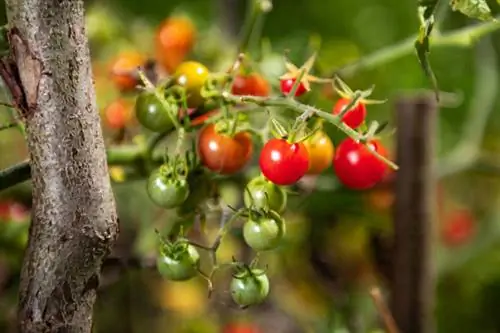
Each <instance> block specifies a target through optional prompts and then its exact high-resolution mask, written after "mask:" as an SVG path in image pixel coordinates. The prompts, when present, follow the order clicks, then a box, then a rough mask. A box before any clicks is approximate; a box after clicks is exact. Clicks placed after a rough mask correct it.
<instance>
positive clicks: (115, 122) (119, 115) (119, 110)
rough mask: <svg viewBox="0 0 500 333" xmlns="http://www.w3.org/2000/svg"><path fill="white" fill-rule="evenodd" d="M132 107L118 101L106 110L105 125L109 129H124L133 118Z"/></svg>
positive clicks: (122, 101) (121, 100)
mask: <svg viewBox="0 0 500 333" xmlns="http://www.w3.org/2000/svg"><path fill="white" fill-rule="evenodd" d="M131 107H132V106H131V105H130V104H129V103H127V102H126V101H125V100H123V99H117V100H116V101H114V102H112V103H111V104H109V105H108V106H107V107H106V108H105V109H104V119H105V123H106V125H107V126H108V127H109V128H112V129H122V128H125V127H126V126H127V124H128V123H129V122H130V119H131V118H132V111H131Z"/></svg>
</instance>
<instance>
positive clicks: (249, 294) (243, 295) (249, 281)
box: [230, 266, 269, 307]
mask: <svg viewBox="0 0 500 333" xmlns="http://www.w3.org/2000/svg"><path fill="white" fill-rule="evenodd" d="M230 289H231V296H232V298H233V300H234V302H235V303H236V304H238V305H240V306H242V307H247V306H250V305H255V304H259V303H262V302H263V301H264V300H265V299H266V298H267V296H268V295H269V278H268V277H267V275H266V273H265V272H264V271H263V270H260V269H251V268H249V267H248V266H245V267H242V268H239V269H237V271H236V272H235V273H234V274H233V279H232V280H231V287H230Z"/></svg>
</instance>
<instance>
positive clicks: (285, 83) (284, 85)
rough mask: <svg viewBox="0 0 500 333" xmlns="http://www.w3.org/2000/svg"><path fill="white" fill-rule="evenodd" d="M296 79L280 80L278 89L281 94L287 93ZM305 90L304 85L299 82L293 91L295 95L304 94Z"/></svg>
mask: <svg viewBox="0 0 500 333" xmlns="http://www.w3.org/2000/svg"><path fill="white" fill-rule="evenodd" d="M295 82H296V79H285V80H281V81H280V89H281V92H282V93H283V95H288V94H289V93H290V92H291V91H292V88H293V85H294V84H295ZM306 92H307V89H306V86H305V85H304V84H303V83H302V82H300V83H299V86H298V87H297V90H296V91H295V97H299V96H302V95H304V94H305V93H306Z"/></svg>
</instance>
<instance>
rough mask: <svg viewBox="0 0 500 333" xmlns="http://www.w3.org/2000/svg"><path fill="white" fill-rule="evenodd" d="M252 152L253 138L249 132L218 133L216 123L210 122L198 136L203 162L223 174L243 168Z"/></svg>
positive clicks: (199, 152)
mask: <svg viewBox="0 0 500 333" xmlns="http://www.w3.org/2000/svg"><path fill="white" fill-rule="evenodd" d="M252 152H253V146H252V138H251V136H250V134H248V133H247V132H238V133H236V134H235V135H234V136H233V137H230V136H228V135H226V134H223V133H218V132H217V130H216V126H215V125H214V124H208V125H207V126H206V127H205V128H203V129H202V130H201V131H200V134H199V136H198V154H199V156H200V159H201V162H202V164H203V165H204V166H205V167H207V168H208V169H210V170H212V171H214V172H217V173H220V174H222V175H230V174H234V173H236V172H238V171H240V170H241V169H243V167H245V165H246V164H247V163H248V161H249V160H250V158H251V157H252Z"/></svg>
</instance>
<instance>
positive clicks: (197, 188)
mask: <svg viewBox="0 0 500 333" xmlns="http://www.w3.org/2000/svg"><path fill="white" fill-rule="evenodd" d="M187 182H188V186H189V189H190V190H189V195H188V197H187V198H186V200H185V201H184V202H183V203H182V204H181V205H180V206H179V208H177V213H178V214H179V215H181V216H183V215H185V214H191V213H193V211H195V210H196V209H197V208H198V207H199V206H200V204H202V203H203V202H204V201H205V200H206V199H208V197H209V195H210V189H211V187H212V182H211V180H210V177H209V176H208V175H207V174H206V173H205V172H204V171H203V170H200V169H193V170H190V171H189V174H188V176H187Z"/></svg>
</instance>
